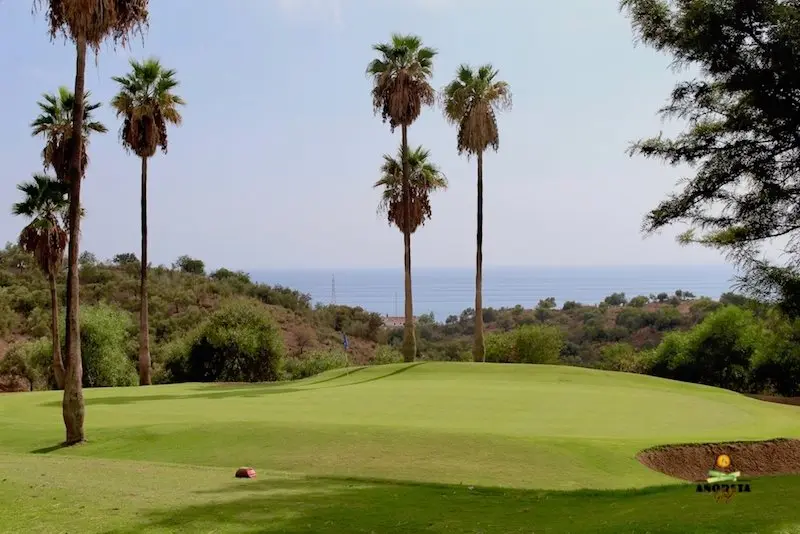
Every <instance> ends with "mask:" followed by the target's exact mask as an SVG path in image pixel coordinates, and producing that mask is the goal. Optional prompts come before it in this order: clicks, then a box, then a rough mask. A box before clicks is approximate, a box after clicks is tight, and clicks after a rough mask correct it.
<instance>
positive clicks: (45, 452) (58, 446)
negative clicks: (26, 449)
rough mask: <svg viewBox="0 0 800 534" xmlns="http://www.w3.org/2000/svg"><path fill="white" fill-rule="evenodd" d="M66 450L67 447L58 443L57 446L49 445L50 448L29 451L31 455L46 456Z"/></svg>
mask: <svg viewBox="0 0 800 534" xmlns="http://www.w3.org/2000/svg"><path fill="white" fill-rule="evenodd" d="M66 448H67V445H65V444H63V443H59V444H58V445H51V446H50V447H42V448H41V449H36V450H33V451H31V454H48V453H51V452H55V451H58V450H61V449H66Z"/></svg>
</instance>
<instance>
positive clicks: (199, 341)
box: [165, 299, 285, 382]
mask: <svg viewBox="0 0 800 534" xmlns="http://www.w3.org/2000/svg"><path fill="white" fill-rule="evenodd" d="M284 352H285V350H284V346H283V339H282V338H281V332H280V330H279V329H278V327H277V325H276V324H275V321H274V320H273V318H272V316H271V315H270V313H269V311H268V310H266V309H265V308H264V307H262V306H260V305H259V303H258V302H254V301H250V300H244V299H239V300H235V301H231V302H228V303H226V304H224V305H223V306H222V307H221V308H220V309H219V310H217V311H215V312H214V313H212V314H211V316H210V317H209V318H208V319H206V320H205V321H204V322H203V323H202V324H201V325H200V326H198V328H197V329H196V330H195V331H193V332H191V333H190V334H188V335H187V339H184V340H180V341H178V342H176V344H175V345H174V348H173V350H172V351H171V353H170V355H169V360H167V361H166V362H165V368H166V370H167V372H168V373H169V378H168V380H169V381H174V382H216V381H221V382H266V381H272V380H277V379H278V378H279V376H280V371H281V366H282V364H283V358H284Z"/></svg>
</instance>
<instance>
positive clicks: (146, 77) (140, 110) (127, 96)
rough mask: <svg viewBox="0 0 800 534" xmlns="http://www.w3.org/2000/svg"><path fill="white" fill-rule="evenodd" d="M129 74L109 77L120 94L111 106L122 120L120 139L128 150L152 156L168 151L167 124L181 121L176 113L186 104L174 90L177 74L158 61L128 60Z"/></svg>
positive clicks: (177, 123)
mask: <svg viewBox="0 0 800 534" xmlns="http://www.w3.org/2000/svg"><path fill="white" fill-rule="evenodd" d="M130 67H131V71H130V72H129V73H127V74H126V75H124V76H115V77H113V78H112V80H114V81H115V82H117V84H118V85H119V92H118V93H117V94H116V95H115V96H114V98H113V99H112V100H111V107H112V108H113V109H114V111H115V112H116V114H117V116H118V117H121V118H123V124H122V127H121V128H120V140H121V142H122V145H123V147H124V148H125V149H126V150H127V151H131V152H134V153H135V154H136V155H138V156H140V157H151V156H152V155H153V154H155V152H156V150H157V149H158V147H161V149H162V151H163V152H164V153H166V152H167V147H168V142H167V125H168V124H174V125H176V126H178V125H180V124H181V123H182V122H183V117H182V116H181V113H180V111H179V107H180V106H184V105H186V102H185V101H184V100H183V99H182V98H181V97H180V96H179V95H176V94H175V93H174V92H173V90H174V89H175V88H176V87H178V85H179V82H178V80H177V79H176V76H177V71H176V70H175V69H167V68H164V67H163V66H162V65H161V62H160V61H159V60H158V59H157V58H153V57H151V58H147V59H144V60H142V61H138V60H136V59H135V58H132V59H131V60H130Z"/></svg>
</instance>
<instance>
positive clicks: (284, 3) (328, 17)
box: [277, 0, 464, 25]
mask: <svg viewBox="0 0 800 534" xmlns="http://www.w3.org/2000/svg"><path fill="white" fill-rule="evenodd" d="M372 1H383V2H389V1H391V2H395V3H399V2H402V3H403V4H405V5H410V6H411V7H412V8H414V9H419V10H423V11H442V10H446V9H449V8H451V7H453V6H454V5H455V0H410V1H409V0H372ZM462 1H464V0H462ZM353 3H355V0H277V5H278V9H279V10H280V11H281V12H282V13H284V14H285V15H286V16H288V17H290V18H292V19H295V20H303V21H315V22H329V23H333V24H336V25H340V24H341V23H342V22H343V16H342V13H343V10H344V7H345V6H350V5H352V4H353Z"/></svg>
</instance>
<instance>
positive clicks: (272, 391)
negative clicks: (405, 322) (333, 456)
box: [40, 362, 425, 407]
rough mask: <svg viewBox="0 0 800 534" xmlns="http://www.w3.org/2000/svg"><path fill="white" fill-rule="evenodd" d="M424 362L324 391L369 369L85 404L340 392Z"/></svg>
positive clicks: (99, 399) (92, 400)
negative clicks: (297, 381)
mask: <svg viewBox="0 0 800 534" xmlns="http://www.w3.org/2000/svg"><path fill="white" fill-rule="evenodd" d="M423 363H425V362H417V363H413V364H410V365H407V366H404V367H401V368H400V369H395V370H393V371H391V372H388V373H386V374H385V375H380V376H374V377H371V378H368V379H366V380H360V381H357V382H345V383H343V384H332V385H326V386H321V387H316V386H317V385H318V384H323V383H327V382H331V381H334V380H338V379H341V378H345V377H348V376H352V375H354V374H355V373H357V372H359V371H362V370H364V369H367V367H357V368H355V369H353V370H352V371H348V372H344V373H341V374H337V375H335V376H333V377H329V378H325V379H322V380H318V381H312V382H306V383H304V384H303V385H304V387H287V385H288V384H289V382H274V383H270V384H235V385H234V384H224V385H217V384H214V383H208V384H206V386H207V387H206V388H204V390H203V391H202V392H198V393H189V394H183V395H167V394H159V395H120V396H114V397H97V398H92V397H87V398H86V400H85V402H86V405H87V406H115V405H122V404H135V403H140V402H149V401H168V400H186V399H212V400H213V399H224V398H229V397H239V398H254V397H261V396H264V395H278V394H284V393H297V392H301V391H306V392H309V391H315V390H320V389H329V388H338V387H347V386H356V385H358V384H365V383H367V382H374V381H376V380H381V379H384V378H389V377H391V376H395V375H398V374H400V373H403V372H405V371H408V370H409V369H411V368H413V367H416V366H418V365H422V364H423ZM40 406H47V407H57V406H61V401H60V400H59V401H48V402H43V403H41V404H40Z"/></svg>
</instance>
